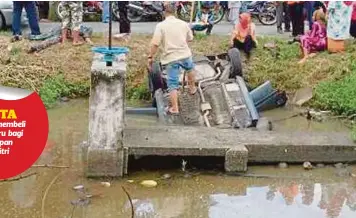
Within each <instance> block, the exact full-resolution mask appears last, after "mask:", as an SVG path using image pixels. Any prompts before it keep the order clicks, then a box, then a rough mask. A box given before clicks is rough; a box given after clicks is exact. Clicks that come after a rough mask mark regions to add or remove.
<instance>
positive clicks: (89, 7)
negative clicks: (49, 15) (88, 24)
mask: <svg viewBox="0 0 356 218" xmlns="http://www.w3.org/2000/svg"><path fill="white" fill-rule="evenodd" d="M117 8H118V6H117V4H116V2H114V4H113V7H112V11H113V16H114V19H119V14H118V10H117ZM63 11H64V5H63V2H58V4H57V10H56V14H57V16H58V18H59V19H61V20H62V19H63ZM102 13H103V2H102V1H86V2H83V16H85V15H101V14H102Z"/></svg>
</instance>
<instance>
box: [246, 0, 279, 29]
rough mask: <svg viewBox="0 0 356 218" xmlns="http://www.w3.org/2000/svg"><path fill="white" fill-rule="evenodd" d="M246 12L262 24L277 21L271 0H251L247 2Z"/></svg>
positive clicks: (274, 7)
mask: <svg viewBox="0 0 356 218" xmlns="http://www.w3.org/2000/svg"><path fill="white" fill-rule="evenodd" d="M247 12H249V13H250V14H251V16H252V17H255V18H257V19H258V20H259V21H260V22H261V23H262V24H263V25H274V24H276V23H277V7H276V5H275V4H274V3H273V2H268V1H252V2H250V3H248V4H247Z"/></svg>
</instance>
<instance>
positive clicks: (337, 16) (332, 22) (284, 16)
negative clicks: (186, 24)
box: [12, 1, 356, 63]
mask: <svg viewBox="0 0 356 218" xmlns="http://www.w3.org/2000/svg"><path fill="white" fill-rule="evenodd" d="M47 3H48V2H42V3H40V4H42V5H41V7H39V8H41V10H40V14H42V16H46V13H47V16H48V8H49V5H47ZM211 3H216V2H211V1H210V2H209V1H205V2H202V4H201V8H200V10H198V12H197V13H196V17H195V19H194V22H192V23H190V28H191V30H192V31H193V34H194V33H195V32H196V31H206V34H208V35H209V34H210V33H211V32H212V29H213V25H214V15H213V13H212V10H211V5H212V4H211ZM13 5H14V9H13V10H14V14H13V26H12V30H13V36H14V37H13V40H14V41H17V40H20V39H21V35H22V33H21V21H20V20H21V12H22V10H23V9H25V10H26V12H27V16H28V21H29V26H30V29H31V34H32V35H40V34H41V32H40V28H39V24H38V22H39V18H38V16H37V8H36V3H35V2H34V1H14V2H13ZM127 5H128V1H126V2H119V5H118V6H119V17H120V19H119V23H120V34H118V35H116V37H118V38H125V39H127V38H128V36H129V33H130V32H131V29H130V21H129V19H128V18H127ZM243 5H244V3H243V2H241V1H230V2H228V8H229V16H228V17H229V21H230V22H231V23H232V25H233V32H232V36H231V40H230V44H231V46H233V47H236V48H238V49H240V50H243V51H244V52H245V53H246V54H247V57H250V53H251V50H252V49H253V48H254V47H256V46H257V44H258V42H257V40H256V36H255V28H256V27H255V25H254V24H253V22H252V19H251V15H250V14H249V13H247V12H246V11H245V10H243ZM63 6H64V11H63V19H62V41H66V39H67V38H68V37H71V38H73V44H74V45H81V44H82V41H81V38H80V26H81V24H82V20H83V2H80V1H65V2H63ZM276 6H277V31H278V33H283V32H291V33H292V34H291V35H292V37H293V40H292V42H299V43H300V45H301V51H302V54H303V58H302V59H301V61H300V63H304V62H305V60H306V59H307V58H309V57H312V56H314V55H315V53H316V52H319V51H323V50H328V51H329V52H342V51H344V50H345V40H346V39H347V38H348V37H349V36H350V35H351V36H353V37H356V2H353V1H330V2H321V1H279V2H276ZM46 9H47V12H46ZM102 9H103V13H102V14H103V15H102V20H103V22H107V21H108V14H109V2H108V1H104V2H103V3H102ZM306 20H307V21H308V26H309V31H308V32H305V21H306ZM283 23H284V29H283Z"/></svg>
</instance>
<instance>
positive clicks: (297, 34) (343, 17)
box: [277, 1, 356, 63]
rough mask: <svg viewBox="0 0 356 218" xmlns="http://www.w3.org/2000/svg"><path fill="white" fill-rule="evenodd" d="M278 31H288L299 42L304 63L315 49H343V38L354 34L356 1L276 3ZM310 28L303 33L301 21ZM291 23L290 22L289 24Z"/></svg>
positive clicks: (338, 50)
mask: <svg viewBox="0 0 356 218" xmlns="http://www.w3.org/2000/svg"><path fill="white" fill-rule="evenodd" d="M277 19H278V21H277V31H278V32H279V33H283V29H282V23H283V22H284V30H285V31H287V32H290V31H291V30H290V27H292V36H293V37H294V39H293V42H294V41H298V42H299V43H300V47H301V51H302V54H303V58H302V59H301V61H300V62H299V63H304V62H305V60H306V59H307V58H309V57H312V56H314V55H315V54H316V52H319V51H324V50H328V51H329V52H331V53H334V52H343V51H344V50H345V40H346V39H348V38H349V36H350V35H351V36H352V37H356V2H352V1H330V2H320V1H318V2H313V1H308V2H307V1H305V2H304V1H288V2H278V3H277ZM305 20H307V21H308V24H309V31H308V32H306V33H305V32H304V21H305ZM290 23H292V25H290Z"/></svg>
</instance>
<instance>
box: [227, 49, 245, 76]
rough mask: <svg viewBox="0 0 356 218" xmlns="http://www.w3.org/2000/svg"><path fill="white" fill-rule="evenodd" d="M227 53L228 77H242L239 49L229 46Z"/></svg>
mask: <svg viewBox="0 0 356 218" xmlns="http://www.w3.org/2000/svg"><path fill="white" fill-rule="evenodd" d="M227 54H228V57H229V61H230V63H231V72H230V78H235V77H236V76H241V77H242V63H241V55H240V51H239V50H238V49H237V48H231V49H230V50H229V51H228V52H227Z"/></svg>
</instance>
